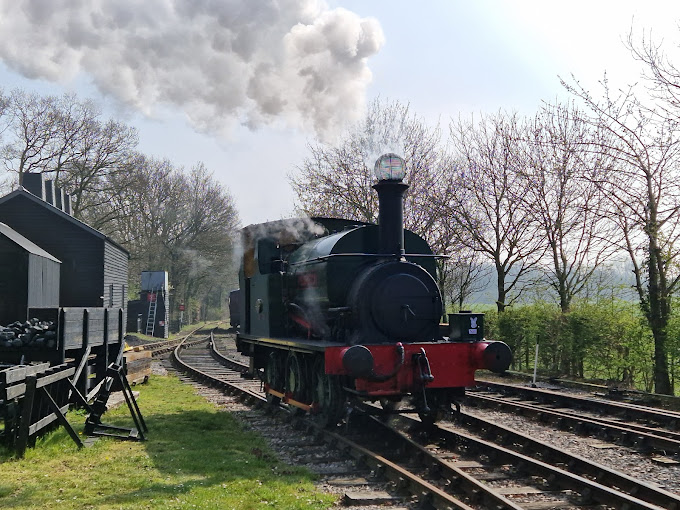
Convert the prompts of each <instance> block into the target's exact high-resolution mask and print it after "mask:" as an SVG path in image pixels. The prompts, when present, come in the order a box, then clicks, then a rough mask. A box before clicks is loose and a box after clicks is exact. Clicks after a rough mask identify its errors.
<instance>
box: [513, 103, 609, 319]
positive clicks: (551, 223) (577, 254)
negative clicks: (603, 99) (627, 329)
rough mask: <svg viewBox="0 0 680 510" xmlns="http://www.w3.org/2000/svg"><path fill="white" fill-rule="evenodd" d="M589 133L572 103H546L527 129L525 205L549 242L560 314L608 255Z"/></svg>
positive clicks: (597, 163)
mask: <svg viewBox="0 0 680 510" xmlns="http://www.w3.org/2000/svg"><path fill="white" fill-rule="evenodd" d="M591 129H592V127H591V126H590V124H588V123H586V122H584V121H583V118H582V114H581V112H579V110H578V109H577V108H576V107H575V106H574V105H546V106H545V107H544V108H543V109H542V111H541V112H539V113H538V114H537V115H536V116H535V118H534V119H533V122H532V123H531V124H530V125H529V126H527V136H528V144H527V146H526V149H527V151H528V152H527V165H526V166H525V167H523V169H522V172H523V173H524V175H525V178H526V193H525V194H524V195H523V199H524V200H523V201H524V207H525V208H526V210H527V211H528V212H530V213H531V214H532V215H533V217H534V218H535V219H536V221H537V222H538V225H539V227H540V230H541V231H542V237H543V238H544V239H545V240H546V242H547V245H548V252H547V254H546V255H547V259H548V261H549V262H548V264H547V273H548V275H549V282H550V285H551V286H552V287H553V288H554V289H555V291H556V292H557V295H558V296H559V303H560V308H561V310H562V312H563V313H566V312H568V311H569V309H570V307H571V302H572V299H573V298H574V296H575V295H577V294H578V293H579V292H582V291H583V290H584V289H585V288H586V287H587V285H588V282H589V280H590V278H591V276H592V275H593V274H594V273H595V272H596V271H597V270H598V268H599V267H600V266H601V265H602V264H603V262H605V261H606V260H607V258H608V257H609V255H611V253H612V242H611V236H612V232H611V228H610V227H611V224H610V223H609V222H608V221H606V220H605V210H604V207H605V205H606V203H605V202H606V200H605V197H604V196H603V192H602V190H601V189H600V187H599V186H597V185H596V183H594V182H593V181H592V180H591V179H589V176H590V175H597V174H598V173H599V172H601V170H602V163H603V157H602V156H601V155H600V154H599V152H598V151H593V150H592V149H591V148H590V146H589V139H590V138H592V136H593V135H592V134H591V132H590V130H591Z"/></svg>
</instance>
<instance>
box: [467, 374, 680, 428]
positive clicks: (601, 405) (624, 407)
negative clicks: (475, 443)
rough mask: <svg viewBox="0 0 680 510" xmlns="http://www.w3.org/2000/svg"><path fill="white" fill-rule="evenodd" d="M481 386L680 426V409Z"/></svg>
mask: <svg viewBox="0 0 680 510" xmlns="http://www.w3.org/2000/svg"><path fill="white" fill-rule="evenodd" d="M478 385H479V386H486V387H488V388H493V389H495V390H498V391H500V392H502V393H504V394H508V393H512V394H515V395H521V396H523V397H524V398H528V399H530V400H538V401H541V402H544V403H548V402H550V403H554V404H559V405H567V406H569V407H580V408H582V409H590V410H593V411H595V412H597V413H598V414H602V413H603V411H604V412H606V413H607V414H610V415H614V416H621V417H623V418H624V419H627V420H651V421H654V422H656V423H659V424H661V425H662V426H665V427H668V428H669V429H675V430H680V412H678V411H671V410H668V409H657V408H654V407H649V406H642V405H639V404H631V403H624V402H612V401H610V400H605V399H601V398H593V397H584V396H580V395H574V394H565V393H562V392H559V391H554V390H549V389H545V388H528V387H526V386H517V385H514V384H503V383H498V382H491V381H478Z"/></svg>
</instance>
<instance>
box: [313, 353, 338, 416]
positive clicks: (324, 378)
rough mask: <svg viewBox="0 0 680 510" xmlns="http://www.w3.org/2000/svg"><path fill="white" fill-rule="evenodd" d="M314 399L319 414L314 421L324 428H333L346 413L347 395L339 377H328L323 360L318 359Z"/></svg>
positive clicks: (315, 370) (314, 380) (315, 365)
mask: <svg viewBox="0 0 680 510" xmlns="http://www.w3.org/2000/svg"><path fill="white" fill-rule="evenodd" d="M312 375H313V383H312V391H313V399H314V402H315V403H316V404H317V406H318V412H317V413H316V414H314V415H313V418H314V421H315V422H316V423H318V424H319V425H320V426H322V427H331V426H333V425H335V424H336V423H338V422H339V421H340V420H341V419H342V417H343V414H344V411H345V395H344V392H343V390H342V385H341V384H340V379H339V378H338V377H337V376H332V375H327V374H326V371H325V369H324V361H323V359H318V360H317V361H316V363H315V364H314V370H313V374H312Z"/></svg>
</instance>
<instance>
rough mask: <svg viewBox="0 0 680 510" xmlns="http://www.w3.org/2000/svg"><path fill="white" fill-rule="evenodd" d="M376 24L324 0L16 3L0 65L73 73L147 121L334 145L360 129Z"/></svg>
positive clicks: (52, 74)
mask: <svg viewBox="0 0 680 510" xmlns="http://www.w3.org/2000/svg"><path fill="white" fill-rule="evenodd" d="M383 42H384V37H383V33H382V30H381V28H380V25H379V24H378V22H377V21H376V20H374V19H370V18H360V17H359V16H357V15H356V14H354V13H352V12H350V11H347V10H345V9H340V8H338V9H332V10H331V9H329V8H328V7H327V6H326V5H325V4H324V3H323V2H322V1H321V0H269V1H250V0H226V1H225V0H194V1H189V0H146V1H144V2H139V1H136V0H116V1H115V2H110V1H106V0H80V1H74V0H24V1H16V2H4V3H3V4H2V6H0V59H2V60H3V61H4V62H5V63H6V65H7V66H8V67H10V68H11V69H13V70H15V71H17V72H19V73H21V74H23V75H24V76H26V77H29V78H42V79H47V80H51V81H58V82H61V83H66V82H69V81H71V80H73V79H74V78H75V77H76V76H77V75H79V73H85V74H86V75H87V76H89V77H91V79H92V81H93V83H94V85H95V86H96V87H97V88H98V89H99V90H100V91H101V92H102V93H103V94H105V95H109V96H112V97H114V98H116V99H117V100H118V101H120V102H122V103H123V104H126V105H128V106H131V107H133V108H135V109H137V110H140V111H142V112H144V113H145V114H146V115H150V116H151V115H154V113H156V112H157V111H159V110H160V109H162V107H164V106H176V107H178V108H179V109H181V110H182V111H183V112H184V114H185V115H186V117H187V118H188V119H189V120H190V122H191V123H192V124H193V125H194V127H195V128H196V129H198V130H200V131H204V132H210V133H216V132H228V131H229V130H230V129H231V128H232V127H233V125H234V123H241V124H244V125H247V126H249V127H252V128H254V127H258V126H261V125H263V124H271V123H281V122H283V123H284V124H286V125H289V126H295V127H299V126H301V127H304V128H312V129H314V130H315V131H316V133H317V134H318V135H320V136H326V135H330V134H333V133H334V132H335V131H337V130H338V129H339V128H341V127H343V126H344V125H345V123H346V122H347V121H352V120H355V119H357V118H358V117H359V116H360V115H361V113H362V111H363V106H364V103H363V101H364V95H365V90H366V87H367V86H368V84H369V83H370V81H371V73H370V70H369V69H368V66H367V58H368V57H370V56H371V55H374V54H375V53H377V52H378V51H379V49H380V48H381V46H382V45H383Z"/></svg>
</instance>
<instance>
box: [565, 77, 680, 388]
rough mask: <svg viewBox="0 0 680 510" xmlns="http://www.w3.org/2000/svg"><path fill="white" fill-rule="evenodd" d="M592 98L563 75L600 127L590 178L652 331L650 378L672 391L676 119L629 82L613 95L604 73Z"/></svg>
mask: <svg viewBox="0 0 680 510" xmlns="http://www.w3.org/2000/svg"><path fill="white" fill-rule="evenodd" d="M602 84H603V97H602V99H601V100H597V99H595V98H594V97H593V96H592V95H591V94H590V93H588V92H587V91H586V90H585V89H583V87H581V86H580V85H579V84H578V82H576V83H573V84H571V83H564V85H565V86H566V88H567V89H568V90H569V91H570V92H572V93H573V94H574V95H576V96H577V97H579V98H580V99H582V100H583V101H584V103H585V104H586V105H587V107H588V108H589V110H590V115H588V116H587V117H584V121H587V122H589V123H590V124H591V125H592V126H593V127H594V128H595V129H596V130H598V132H600V133H602V136H601V138H600V140H599V141H598V142H597V144H596V146H597V147H598V149H599V151H600V153H601V154H603V155H605V156H606V157H609V158H611V160H612V163H611V165H612V166H611V169H610V170H609V171H608V172H599V174H596V175H593V176H592V177H591V178H592V179H593V180H594V182H596V183H597V184H598V185H599V186H600V187H602V188H603V189H604V190H605V192H606V196H607V197H608V198H609V199H610V201H611V203H612V207H613V210H614V220H615V221H616V222H617V224H618V225H619V227H620V229H621V233H622V235H621V238H622V242H621V248H622V249H624V250H625V251H626V252H627V253H628V254H629V256H630V259H631V261H632V263H633V268H634V273H635V281H636V283H635V286H636V290H637V293H638V297H639V299H640V305H641V308H642V310H643V312H644V314H645V317H646V318H647V321H648V323H649V326H650V329H651V331H652V334H653V336H654V386H655V391H656V392H657V393H663V394H672V392H673V389H672V387H671V384H670V378H669V372H668V351H667V344H668V324H669V319H670V315H671V296H672V295H673V293H674V292H675V291H676V290H677V287H678V282H679V278H680V273H679V271H678V267H679V266H678V256H679V255H680V245H679V244H678V241H679V240H680V239H679V236H680V228H679V227H680V223H679V222H678V220H679V216H680V138H679V135H680V126H679V125H678V123H677V121H676V120H675V119H674V118H671V117H668V116H667V115H665V113H664V111H663V110H659V109H657V108H655V107H654V105H652V106H649V107H648V106H647V105H645V104H643V103H642V102H641V101H640V100H639V99H638V98H637V97H636V95H635V93H634V91H633V89H632V88H629V89H627V90H625V91H622V92H620V93H618V94H617V95H616V97H612V96H611V94H610V88H609V85H608V82H607V80H606V77H605V80H603V82H602Z"/></svg>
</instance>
